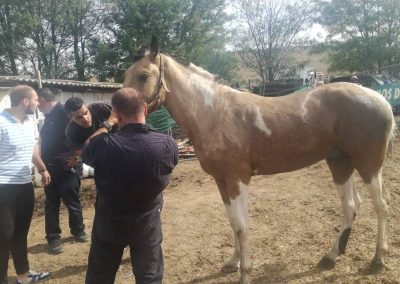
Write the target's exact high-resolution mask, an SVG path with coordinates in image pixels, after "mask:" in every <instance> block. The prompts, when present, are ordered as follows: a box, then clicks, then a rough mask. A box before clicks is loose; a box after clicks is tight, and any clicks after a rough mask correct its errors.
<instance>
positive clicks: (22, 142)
mask: <svg viewBox="0 0 400 284" xmlns="http://www.w3.org/2000/svg"><path fill="white" fill-rule="evenodd" d="M10 100H11V108H10V109H6V110H4V111H3V112H2V113H0V283H1V284H4V283H8V282H7V268H8V259H9V254H10V252H11V255H12V258H13V261H14V267H15V270H16V273H17V281H16V283H17V284H22V283H36V282H38V281H43V280H45V279H47V278H48V277H49V276H50V273H48V272H34V271H32V270H30V268H29V262H28V246H27V236H28V231H29V227H30V223H31V219H32V214H33V205H34V191H33V185H32V176H31V163H32V162H33V163H34V164H35V166H36V167H37V168H38V169H39V173H40V174H41V176H42V184H43V185H48V184H49V183H50V175H49V173H48V172H47V169H46V167H45V165H44V163H43V161H42V160H41V158H40V153H39V149H38V148H37V146H34V145H35V136H34V128H33V125H32V123H30V121H29V120H28V115H30V114H34V113H35V111H36V109H37V106H38V105H39V101H38V96H37V94H36V92H35V90H34V89H32V88H31V87H29V86H26V85H21V86H17V87H15V88H14V89H12V90H11V92H10Z"/></svg>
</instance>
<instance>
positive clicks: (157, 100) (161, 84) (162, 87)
mask: <svg viewBox="0 0 400 284" xmlns="http://www.w3.org/2000/svg"><path fill="white" fill-rule="evenodd" d="M169 93H170V91H169V89H168V87H167V85H166V84H165V78H164V66H163V61H162V57H161V53H160V78H159V80H158V90H157V92H156V93H155V95H153V97H152V99H151V100H150V103H149V104H148V105H147V108H148V110H149V112H152V111H155V110H157V109H159V108H160V106H161V105H162V104H163V102H164V100H165V97H166V96H167V94H169Z"/></svg>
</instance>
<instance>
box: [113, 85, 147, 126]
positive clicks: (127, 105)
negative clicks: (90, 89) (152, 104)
mask: <svg viewBox="0 0 400 284" xmlns="http://www.w3.org/2000/svg"><path fill="white" fill-rule="evenodd" d="M111 105H112V108H113V111H114V112H115V113H116V115H117V117H118V120H119V121H121V119H123V120H126V121H129V122H138V123H144V122H145V116H146V114H147V106H146V102H145V101H144V98H143V96H141V95H140V94H139V93H138V92H137V91H136V90H135V89H133V88H122V89H119V90H118V91H116V92H115V93H114V95H113V97H112V99H111Z"/></svg>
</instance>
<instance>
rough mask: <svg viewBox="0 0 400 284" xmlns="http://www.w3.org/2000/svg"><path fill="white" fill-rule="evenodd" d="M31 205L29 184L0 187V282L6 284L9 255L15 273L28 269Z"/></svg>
mask: <svg viewBox="0 0 400 284" xmlns="http://www.w3.org/2000/svg"><path fill="white" fill-rule="evenodd" d="M33 204H34V192H33V186H32V183H28V184H8V185H6V184H0V283H2V282H5V283H7V269H8V259H9V255H10V252H11V255H12V258H13V261H14V267H15V270H16V272H17V274H24V273H26V272H28V270H29V262H28V246H27V236H28V231H29V226H30V224H31V220H32V214H33Z"/></svg>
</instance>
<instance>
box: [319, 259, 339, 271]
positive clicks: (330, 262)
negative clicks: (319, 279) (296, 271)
mask: <svg viewBox="0 0 400 284" xmlns="http://www.w3.org/2000/svg"><path fill="white" fill-rule="evenodd" d="M335 264H336V261H335V260H334V259H331V258H329V257H326V256H324V257H323V258H322V259H321V260H320V262H319V263H318V268H319V269H323V270H330V269H332V268H334V267H335Z"/></svg>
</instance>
